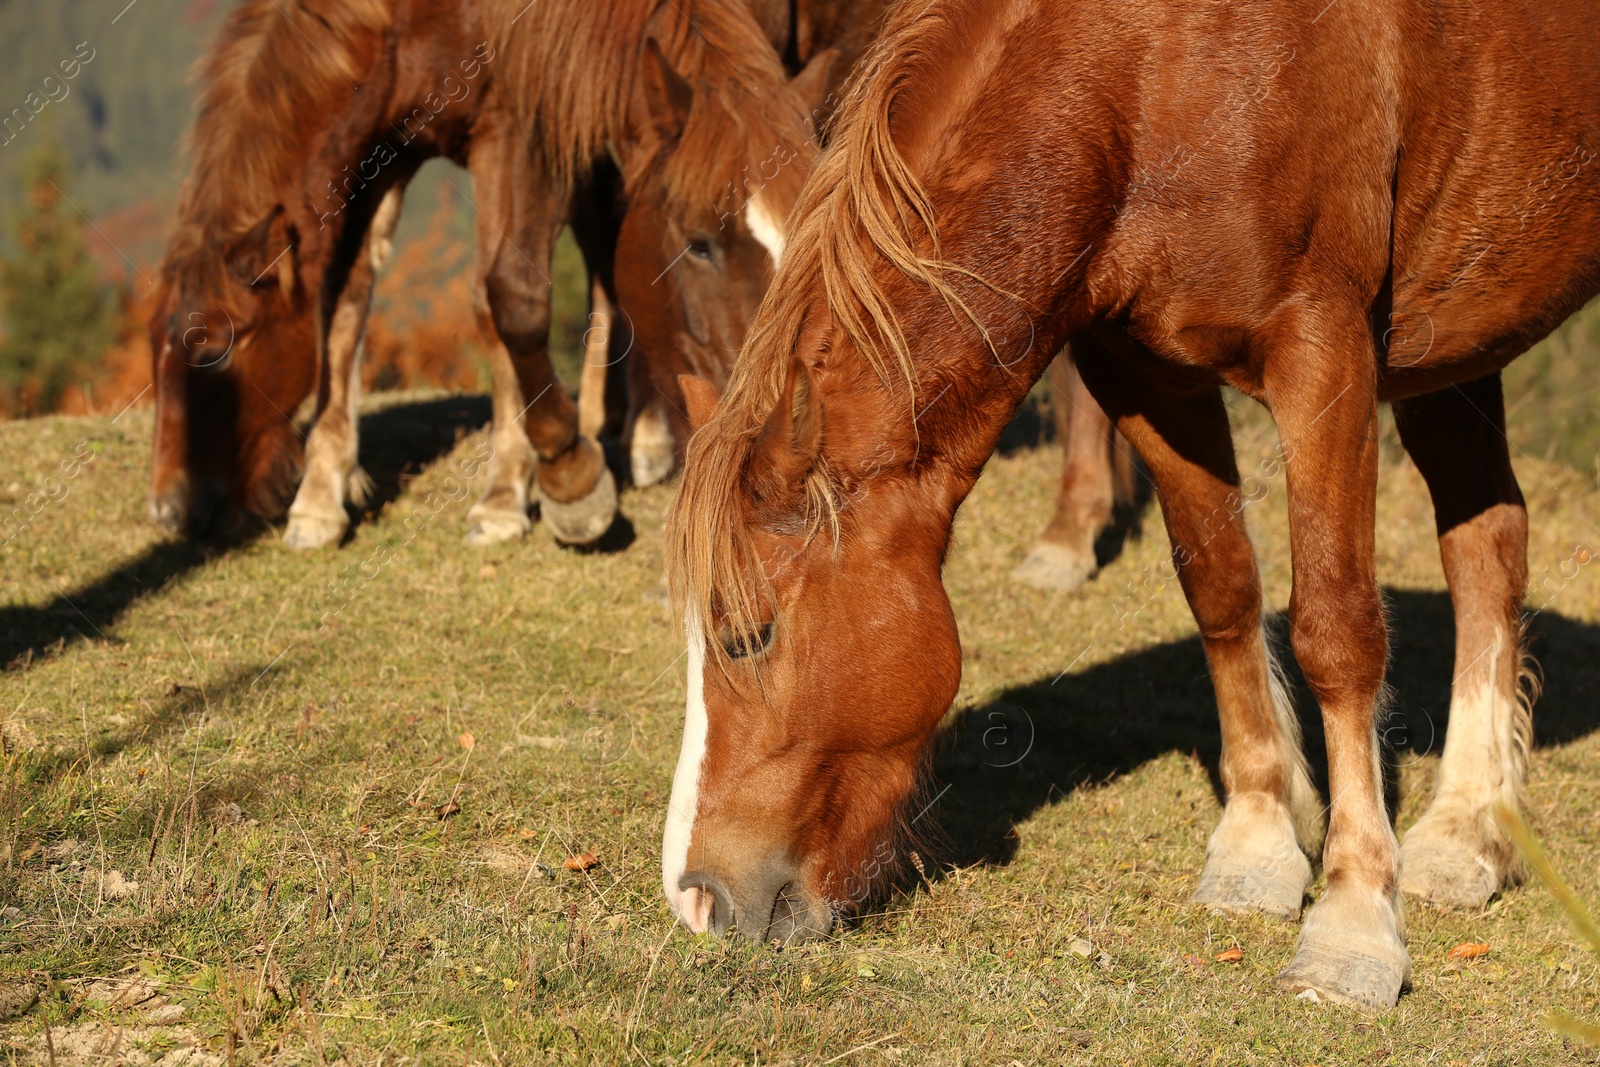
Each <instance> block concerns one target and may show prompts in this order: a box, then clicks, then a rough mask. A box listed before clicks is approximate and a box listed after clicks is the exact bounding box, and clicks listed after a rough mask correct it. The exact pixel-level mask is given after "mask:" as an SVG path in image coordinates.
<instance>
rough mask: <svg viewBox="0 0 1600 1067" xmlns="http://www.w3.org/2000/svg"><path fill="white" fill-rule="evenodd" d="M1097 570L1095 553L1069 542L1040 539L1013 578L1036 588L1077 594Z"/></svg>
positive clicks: (1014, 572)
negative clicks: (1070, 546)
mask: <svg viewBox="0 0 1600 1067" xmlns="http://www.w3.org/2000/svg"><path fill="white" fill-rule="evenodd" d="M1096 569H1097V568H1096V566H1095V559H1094V554H1093V553H1089V554H1087V555H1085V554H1084V553H1082V552H1078V551H1075V550H1073V549H1070V548H1067V547H1066V546H1065V545H1057V544H1052V543H1051V542H1049V541H1040V542H1039V543H1038V544H1036V545H1034V546H1033V551H1031V552H1029V553H1028V558H1027V559H1025V560H1023V561H1022V565H1021V566H1019V567H1018V568H1017V569H1016V570H1014V571H1012V572H1011V577H1012V578H1014V579H1016V580H1017V581H1019V582H1021V583H1022V584H1024V585H1031V586H1033V587H1034V588H1035V589H1055V590H1059V591H1060V592H1063V593H1074V592H1077V591H1078V590H1079V589H1080V588H1082V587H1083V583H1084V582H1087V581H1088V580H1089V579H1090V578H1092V577H1094V573H1095V571H1096Z"/></svg>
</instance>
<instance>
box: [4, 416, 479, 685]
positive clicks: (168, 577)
mask: <svg viewBox="0 0 1600 1067" xmlns="http://www.w3.org/2000/svg"><path fill="white" fill-rule="evenodd" d="M490 414H491V412H490V405H489V399H488V397H483V396H448V397H442V398H440V399H437V400H425V401H422V402H420V403H414V404H396V405H394V406H393V407H388V408H384V409H382V410H380V411H375V412H372V413H370V414H367V415H363V416H362V418H361V464H362V466H363V468H365V470H366V471H367V474H368V476H369V477H371V478H372V480H373V483H374V492H373V496H372V499H371V500H370V501H369V503H368V505H367V512H368V513H369V514H372V513H376V511H377V510H378V509H380V508H382V507H383V506H384V505H385V504H388V503H391V502H392V501H394V500H395V499H396V498H398V497H399V496H400V494H401V493H402V492H404V491H405V488H406V486H407V485H409V484H410V482H411V480H412V479H413V478H415V477H416V476H417V475H418V474H419V473H421V472H422V471H423V470H424V469H425V468H427V466H428V465H429V464H431V463H434V462H436V461H438V460H439V459H441V458H443V457H444V456H446V455H448V454H449V453H450V451H451V450H452V449H453V448H454V447H455V446H456V444H457V443H458V442H459V441H460V440H461V438H462V437H464V436H466V435H467V434H469V433H471V432H473V431H474V430H477V429H478V428H479V427H481V426H483V425H484V424H485V423H487V422H488V421H489V418H490ZM264 536H272V534H271V533H270V532H269V531H267V530H265V529H261V530H257V531H256V532H254V533H253V534H251V535H249V536H247V537H244V538H241V539H235V540H231V541H201V542H191V541H177V540H170V541H160V542H157V543H156V544H153V545H151V546H149V547H148V548H146V549H145V550H144V551H142V552H140V553H139V554H138V555H136V556H134V557H132V558H131V559H127V560H124V561H122V562H120V563H118V564H116V565H115V566H113V567H112V568H111V569H109V570H107V571H105V572H104V573H102V574H101V575H100V576H99V577H97V578H95V579H93V580H91V581H88V582H85V583H83V584H81V585H78V586H76V587H74V588H71V589H61V588H57V589H56V595H55V597H54V598H53V599H51V600H50V601H48V602H47V603H44V604H10V605H6V606H3V607H0V672H3V671H9V670H15V669H21V668H24V667H26V666H27V665H29V664H30V663H32V662H33V661H34V660H35V659H36V658H38V657H40V656H44V655H46V654H54V653H55V652H57V651H60V650H62V649H65V648H66V647H67V646H69V645H74V644H77V643H78V642H79V641H83V640H92V639H100V640H107V641H115V640H116V638H115V636H114V634H113V630H114V629H115V627H116V625H117V623H118V621H120V620H121V618H122V617H123V616H124V615H125V614H126V613H127V612H128V611H129V610H130V609H131V608H133V607H134V606H135V605H137V604H138V603H139V602H141V601H142V600H144V599H145V598H146V597H149V596H151V595H152V594H154V593H157V592H159V591H160V590H161V589H163V588H164V587H166V586H167V585H169V584H171V583H172V582H175V581H179V580H181V579H182V578H183V577H184V576H185V575H187V574H189V573H190V572H191V571H193V570H195V569H197V568H199V567H202V566H204V565H206V564H207V563H209V562H211V561H213V560H216V559H219V558H221V557H222V556H224V555H226V554H228V553H229V552H233V551H237V550H238V549H240V548H242V547H245V546H246V545H249V544H251V543H253V542H255V541H257V540H259V539H260V538H261V537H264Z"/></svg>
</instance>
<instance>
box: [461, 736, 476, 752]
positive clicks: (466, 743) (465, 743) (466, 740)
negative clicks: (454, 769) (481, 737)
mask: <svg viewBox="0 0 1600 1067" xmlns="http://www.w3.org/2000/svg"><path fill="white" fill-rule="evenodd" d="M456 740H457V741H460V742H461V747H462V748H464V749H466V750H467V751H468V752H471V751H472V746H473V745H476V744H477V743H478V739H477V738H475V737H473V736H472V735H471V734H462V735H461V736H460V737H458V738H456Z"/></svg>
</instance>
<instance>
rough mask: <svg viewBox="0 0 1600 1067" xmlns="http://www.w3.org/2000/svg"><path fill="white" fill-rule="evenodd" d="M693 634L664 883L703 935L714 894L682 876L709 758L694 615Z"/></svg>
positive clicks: (685, 919)
mask: <svg viewBox="0 0 1600 1067" xmlns="http://www.w3.org/2000/svg"><path fill="white" fill-rule="evenodd" d="M684 629H686V630H687V631H688V634H689V700H688V710H687V713H686V714H685V715H684V719H683V747H682V748H681V749H679V751H678V769H677V771H676V772H675V773H674V774H673V776H672V799H671V800H669V801H668V802H667V827H666V830H665V832H663V834H662V835H661V887H662V888H663V889H665V890H666V891H667V903H668V904H670V905H672V913H673V914H674V915H676V916H677V917H678V921H679V922H681V923H683V925H685V926H687V927H688V928H689V929H690V930H693V931H694V932H695V933H697V934H703V933H705V931H706V927H707V926H708V925H710V921H711V896H710V894H708V893H706V892H705V891H704V890H701V889H690V890H687V891H685V890H682V889H679V888H678V880H679V879H680V878H682V877H683V872H684V868H685V867H686V866H687V864H688V862H689V836H690V835H691V834H692V833H693V832H694V816H695V811H696V810H697V808H698V805H699V802H700V770H701V765H702V764H703V763H704V762H705V758H706V696H705V669H706V641H705V635H704V634H703V633H702V632H701V629H700V620H699V619H697V618H695V617H694V615H693V614H691V615H690V616H689V618H688V619H687V620H686V622H685V626H684Z"/></svg>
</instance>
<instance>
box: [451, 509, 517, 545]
mask: <svg viewBox="0 0 1600 1067" xmlns="http://www.w3.org/2000/svg"><path fill="white" fill-rule="evenodd" d="M467 523H468V525H467V538H466V540H467V544H469V545H471V546H472V547H473V548H482V547H484V546H485V545H498V544H502V543H504V542H506V541H515V540H516V539H517V538H519V537H521V536H522V535H523V534H526V533H527V532H528V531H529V530H531V529H533V522H532V520H530V519H529V518H528V516H527V513H525V512H521V511H489V510H483V511H480V510H478V509H477V508H473V509H472V511H471V512H469V513H468V515H467Z"/></svg>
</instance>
